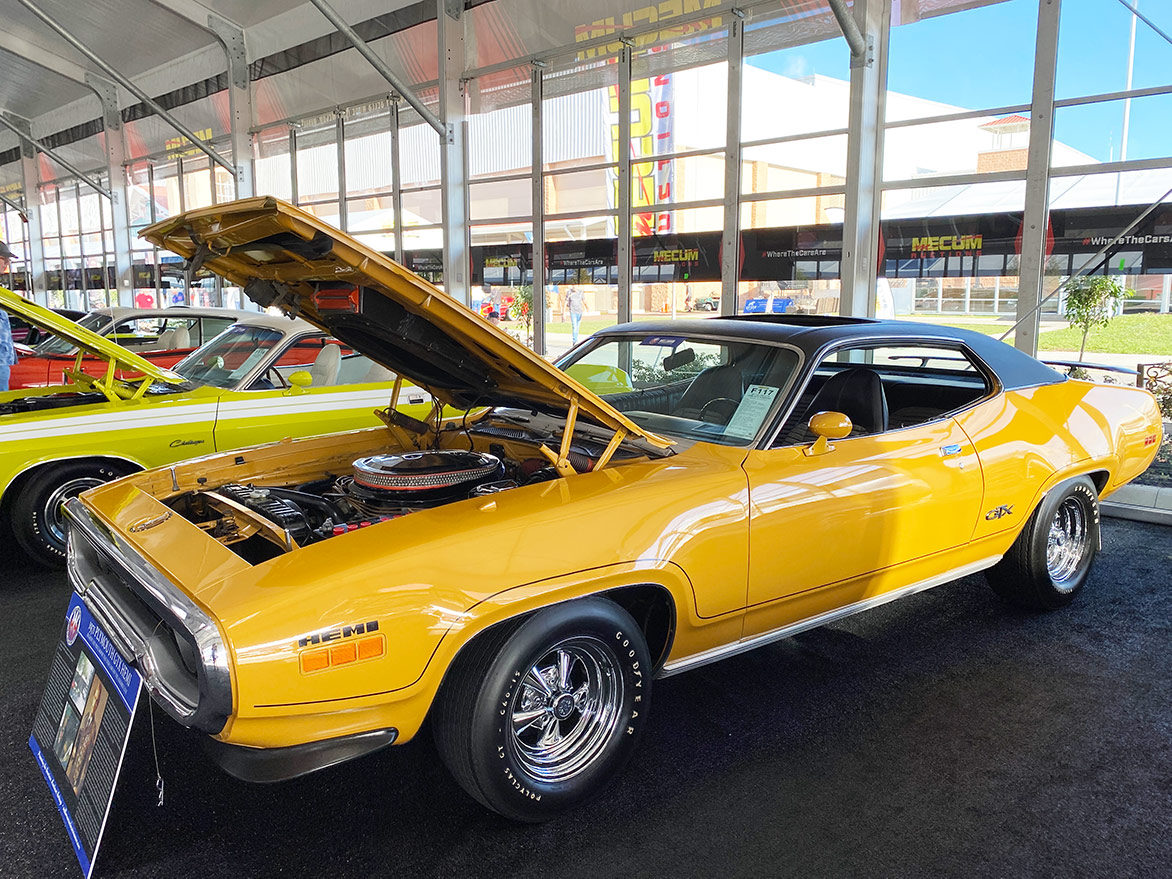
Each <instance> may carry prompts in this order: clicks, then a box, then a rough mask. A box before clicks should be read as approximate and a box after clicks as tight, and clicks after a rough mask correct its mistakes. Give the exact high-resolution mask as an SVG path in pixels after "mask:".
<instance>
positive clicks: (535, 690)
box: [509, 637, 623, 782]
mask: <svg viewBox="0 0 1172 879" xmlns="http://www.w3.org/2000/svg"><path fill="white" fill-rule="evenodd" d="M622 704H623V679H622V676H621V675H620V674H619V669H618V665H617V662H616V659H615V656H614V653H613V652H612V651H611V650H610V648H609V647H607V646H606V645H605V644H604V643H603V642H602V641H599V640H598V639H596V638H590V637H575V638H567V639H566V640H564V641H561V642H559V643H558V644H556V645H554V646H553V647H551V648H550V649H549V650H548V651H547V652H546V653H545V654H544V655H543V656H542V657H541V658H540V659H539V660H538V661H537V662H536V663H534V665H533V667H532V668H531V669H530V670H529V671H528V673H526V675H525V676H524V677H523V678H522V680H521V685H520V687H518V689H517V693H516V695H515V696H514V697H513V704H512V706H511V711H512V718H511V720H512V723H511V724H510V729H509V740H510V743H511V744H512V746H513V750H514V751H515V753H516V756H517V760H518V762H519V763H520V765H521V766H522V767H523V768H524V769H525V771H526V772H527V773H529V774H530V775H531V776H532V777H533V778H534V779H536V780H539V781H543V782H559V781H565V780H566V779H568V778H571V777H573V776H574V775H576V774H578V773H579V772H581V771H582V770H583V769H585V768H586V767H587V766H588V765H589V764H590V762H591V761H592V760H594V758H596V757H597V756H598V755H599V754H600V753H601V752H602V751H603V749H604V748H605V747H606V744H607V742H609V741H610V739H611V736H612V735H614V733H615V730H616V727H617V726H618V722H619V717H620V713H621V706H622Z"/></svg>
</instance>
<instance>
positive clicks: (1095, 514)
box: [985, 476, 1099, 610]
mask: <svg viewBox="0 0 1172 879" xmlns="http://www.w3.org/2000/svg"><path fill="white" fill-rule="evenodd" d="M1098 546H1099V495H1098V492H1097V491H1096V490H1095V484H1094V483H1093V482H1092V481H1091V480H1090V478H1089V477H1087V476H1079V477H1076V478H1075V479H1071V480H1068V481H1067V482H1063V483H1062V484H1060V485H1058V486H1056V487H1055V488H1053V489H1051V491H1050V492H1049V493H1048V494H1047V495H1046V496H1045V497H1044V498H1043V499H1042V502H1041V503H1040V504H1038V508H1037V509H1036V510H1034V514H1033V515H1032V516H1031V517H1030V520H1029V522H1027V523H1026V526H1025V528H1023V529H1022V532H1021V534H1019V535H1018V536H1017V540H1016V541H1014V543H1013V546H1011V547H1010V549H1009V552H1007V553H1006V554H1005V558H1003V559H1002V560H1001V561H1000V562H998V563H997V564H996V565H995V566H993V567H992V568H990V569H989V570H988V571H986V573H985V576H986V579H987V580H988V581H989V585H990V586H991V587H992V588H993V591H994V592H996V593H997V594H998V595H1000V596H1001V597H1002V598H1003V599H1005V600H1006V601H1008V602H1010V603H1012V604H1016V605H1018V606H1020V607H1026V608H1029V609H1031V610H1057V609H1058V608H1060V607H1065V606H1066V605H1068V604H1070V602H1072V601H1073V600H1074V597H1075V596H1076V595H1077V594H1078V593H1079V592H1081V591H1082V588H1083V586H1084V585H1085V584H1086V580H1087V577H1088V576H1089V575H1090V571H1091V565H1092V564H1093V563H1094V560H1095V553H1096V551H1097V550H1098Z"/></svg>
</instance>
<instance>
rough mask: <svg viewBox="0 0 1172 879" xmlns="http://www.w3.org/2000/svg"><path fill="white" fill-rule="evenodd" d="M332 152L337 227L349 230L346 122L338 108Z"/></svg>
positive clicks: (345, 230) (335, 115)
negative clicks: (335, 172)
mask: <svg viewBox="0 0 1172 879" xmlns="http://www.w3.org/2000/svg"><path fill="white" fill-rule="evenodd" d="M334 147H335V149H334V152H335V153H336V154H337V161H338V228H339V229H341V230H342V231H343V232H349V231H350V217H349V214H348V212H347V211H346V123H345V121H344V120H343V119H342V111H341V110H340V109H339V110H337V111H336V112H335V114H334Z"/></svg>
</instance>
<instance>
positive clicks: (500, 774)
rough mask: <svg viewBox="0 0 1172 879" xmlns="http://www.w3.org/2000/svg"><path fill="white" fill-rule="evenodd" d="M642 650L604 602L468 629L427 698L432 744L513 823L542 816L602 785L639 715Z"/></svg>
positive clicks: (645, 675)
mask: <svg viewBox="0 0 1172 879" xmlns="http://www.w3.org/2000/svg"><path fill="white" fill-rule="evenodd" d="M650 700H651V657H650V654H649V653H648V650H647V644H646V642H645V641H644V639H643V634H642V632H641V631H640V629H639V626H638V624H636V622H635V621H634V619H632V618H631V615H630V614H628V613H627V612H626V611H625V610H623V609H622V608H621V607H619V606H618V605H617V604H614V603H613V602H611V601H608V600H606V599H604V598H585V599H580V600H577V601H570V602H566V603H565V604H559V605H555V606H554V607H550V608H546V609H545V610H542V611H539V612H538V613H536V614H534V615H533V616H531V617H529V618H527V619H526V620H524V622H521V623H506V624H504V625H502V626H499V627H497V628H495V629H490V630H489V631H487V632H485V633H484V634H483V635H480V636H479V637H477V638H476V639H475V640H474V641H472V643H471V644H469V645H468V646H467V647H466V648H464V650H463V651H462V652H461V653H460V655H459V656H458V657H457V658H456V661H455V662H454V663H453V665H452V668H451V669H450V670H449V672H448V677H447V679H446V680H445V681H444V684H443V687H442V688H441V690H440V693H439V695H438V696H437V698H436V704H435V707H434V710H433V713H432V730H433V733H434V736H435V741H436V747H437V748H438V750H439V753H440V757H441V758H442V759H443V761H444V763H445V765H446V766H447V767H448V769H449V771H451V773H452V775H453V776H455V778H456V781H458V782H459V783H460V786H461V787H463V788H464V790H466V791H467V792H468V793H469V794H470V795H471V796H472V797H474V798H475V799H476V800H478V801H479V802H480V803H481V804H483V805H484V806H487V807H488V808H489V809H492V810H493V811H495V812H499V813H500V814H501V815H504V816H505V817H507V818H512V819H513V820H515V821H527V822H538V821H545V820H548V819H550V818H553V817H554V816H556V815H558V814H559V813H561V812H564V811H565V810H567V809H570V808H573V807H575V806H578V805H581V804H582V803H584V802H586V801H587V800H589V799H590V798H591V797H593V796H594V795H596V794H597V793H598V792H599V791H601V790H602V789H603V788H604V787H605V786H606V785H607V784H608V783H609V782H610V781H611V780H612V779H613V778H614V776H615V775H617V774H618V772H619V770H620V769H621V768H622V766H623V765H624V764H625V763H626V762H627V760H628V758H629V757H630V756H631V754H632V752H633V751H634V750H635V746H636V744H637V743H638V739H639V735H640V733H641V732H642V730H643V726H644V724H645V723H646V721H647V716H648V708H649V707H650Z"/></svg>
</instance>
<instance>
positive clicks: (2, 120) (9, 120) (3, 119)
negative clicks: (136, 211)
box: [0, 113, 112, 198]
mask: <svg viewBox="0 0 1172 879" xmlns="http://www.w3.org/2000/svg"><path fill="white" fill-rule="evenodd" d="M18 123H19V124H18ZM0 125H3V126H4V127H5V128H7V129H8V130H9V131H11V132H12V133H13V134H15V135H16V136H17V137H19V138H20V139H21V140H22V141H24V143H25V144H27V145H28V146H30V147H32V148H33V149H34V150H36V151H37V152H41V153H44V154H45V155H46V156H48V157H49V158H50V159H52V160H53V161H54V162H56V163H57V164H58V165H60V166H61V167H62V168H64V169H65V170H66V171H68V172H69V173H70V174H72V175H73V176H74V177H76V178H77V179H78V180H79V181H81V182H82V183H84V184H86V185H87V186H89V187H90V188H91V189H94V190H96V191H97V192H100V193H101V194H102V195H104V196H106V198H111V197H112V196H111V195H110V191H109V190H108V189H106V188H105V187H104V186H102V185H101V184H98V183H95V182H94V181H93V180H90V178H89V177H87V176H86V175H85V174H83V173H82V172H81V171H79V170H78V169H77V166H76V165H71V164H70V163H69V162H67V161H66V160H65V159H63V158H61V157H60V156H59V155H57V153H55V152H53V151H52V150H51V149H49V148H48V147H47V146H45V145H44V144H42V143H41V142H40V141H39V140H35V139H34V138H33V136H32V135H31V134H30V133H29V132H30V131H31V130H32V129H31V127H30V126H29V124H28V121H27V120H25V119H21V118H20V117H19V116H13V115H11V114H9V113H0Z"/></svg>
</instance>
